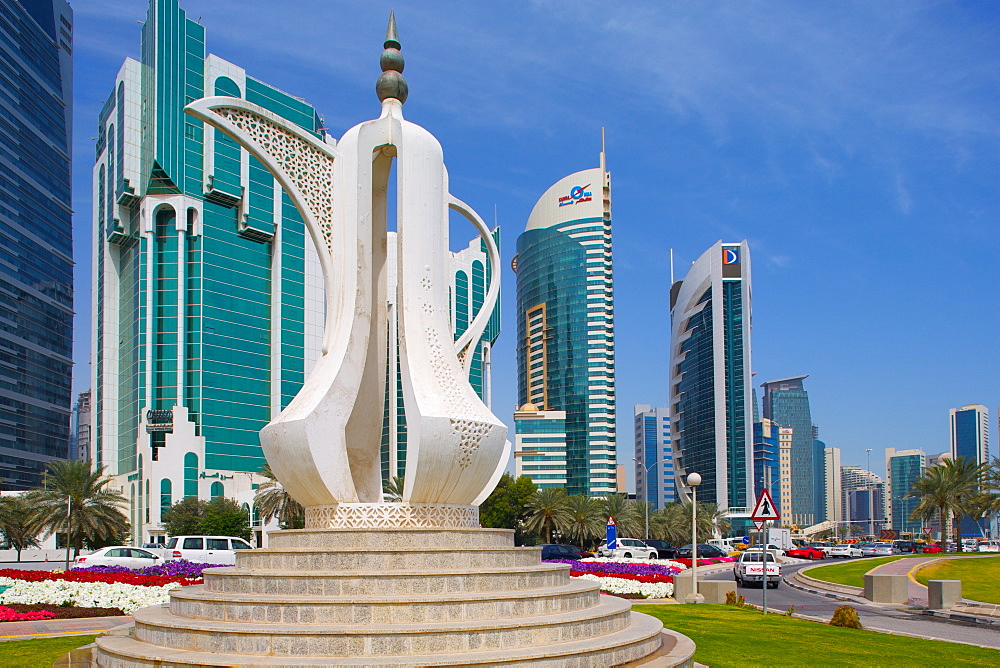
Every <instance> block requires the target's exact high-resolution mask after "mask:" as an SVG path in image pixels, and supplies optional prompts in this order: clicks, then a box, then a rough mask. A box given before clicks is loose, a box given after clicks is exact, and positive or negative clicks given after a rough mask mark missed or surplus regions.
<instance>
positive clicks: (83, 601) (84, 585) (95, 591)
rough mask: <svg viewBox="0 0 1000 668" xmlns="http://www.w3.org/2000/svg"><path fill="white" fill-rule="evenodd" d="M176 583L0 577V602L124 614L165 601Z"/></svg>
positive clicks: (1, 603)
mask: <svg viewBox="0 0 1000 668" xmlns="http://www.w3.org/2000/svg"><path fill="white" fill-rule="evenodd" d="M180 586H181V585H180V583H178V582H170V583H168V584H165V585H161V586H150V585H134V584H124V583H110V582H74V581H70V580H56V579H51V580H34V581H29V580H15V579H14V578H10V577H0V587H7V589H6V590H5V591H3V592H0V605H4V604H8V603H29V604H42V605H54V606H61V605H75V606H78V607H85V608H118V609H120V610H122V611H124V612H125V613H126V614H128V613H131V612H132V611H133V610H137V609H138V608H145V607H146V606H150V605H159V604H161V603H166V602H167V600H168V599H169V593H168V592H169V591H170V590H171V589H174V588H176V587H180Z"/></svg>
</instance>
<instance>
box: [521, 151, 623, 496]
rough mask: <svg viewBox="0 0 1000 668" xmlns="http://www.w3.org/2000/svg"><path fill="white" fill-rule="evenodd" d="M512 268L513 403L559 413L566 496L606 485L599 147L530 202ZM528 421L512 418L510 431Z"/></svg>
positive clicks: (611, 420)
mask: <svg viewBox="0 0 1000 668" xmlns="http://www.w3.org/2000/svg"><path fill="white" fill-rule="evenodd" d="M512 267H513V269H514V271H515V272H516V273H517V391H518V405H519V406H522V407H523V406H524V405H525V404H531V405H532V406H534V407H535V409H536V410H538V411H541V412H543V413H549V412H557V413H560V412H561V413H565V418H564V420H565V425H564V430H565V435H566V446H565V451H566V452H565V459H566V470H565V480H566V492H567V493H568V494H587V495H590V496H605V495H607V494H611V493H614V492H616V491H618V488H617V484H616V471H617V461H616V458H615V340H614V281H613V276H612V260H611V176H610V174H609V173H608V172H607V171H606V170H605V166H604V153H603V152H602V153H601V158H600V166H599V167H597V168H595V169H587V170H584V171H581V172H576V173H575V174H571V175H569V176H567V177H565V178H563V179H560V180H559V181H558V182H556V183H555V184H554V185H553V186H552V187H551V188H549V189H548V190H547V191H546V192H545V194H544V195H542V197H541V198H540V199H539V200H538V202H537V203H536V204H535V206H534V208H533V209H532V211H531V215H530V216H529V218H528V222H527V225H526V227H525V231H524V233H523V234H521V235H520V236H519V237H518V239H517V255H516V256H515V258H514V261H513V263H512ZM528 424H529V423H528V422H524V421H523V420H522V421H519V420H518V419H517V418H516V417H515V425H516V426H517V428H518V429H520V428H522V427H525V428H526V427H527V425H528ZM531 424H534V423H533V422H532V423H531ZM518 425H519V426H518ZM525 463H526V462H525ZM525 474H526V475H529V476H531V475H532V474H531V473H530V472H529V471H528V470H527V469H526V470H525ZM532 479H533V480H534V481H535V482H536V483H539V484H540V483H541V482H550V481H551V480H552V479H551V478H540V479H535V478H534V477H532Z"/></svg>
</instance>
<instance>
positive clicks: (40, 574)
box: [0, 568, 203, 587]
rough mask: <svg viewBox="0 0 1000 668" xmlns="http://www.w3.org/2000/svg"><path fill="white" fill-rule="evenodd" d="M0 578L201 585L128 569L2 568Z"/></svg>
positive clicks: (149, 585)
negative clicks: (54, 569)
mask: <svg viewBox="0 0 1000 668" xmlns="http://www.w3.org/2000/svg"><path fill="white" fill-rule="evenodd" d="M0 578H9V579H12V580H21V581H24V582H47V581H52V580H62V581H66V582H90V583H95V582H103V583H106V584H129V585H135V586H139V587H162V586H164V585H168V584H179V585H184V586H187V585H192V584H201V583H202V582H203V581H202V580H201V579H200V578H199V579H191V578H187V577H178V576H170V575H139V574H138V573H136V572H134V571H130V570H128V569H127V568H126V569H123V571H114V572H94V571H87V570H78V571H59V572H51V573H50V572H48V571H22V570H19V569H16V568H0Z"/></svg>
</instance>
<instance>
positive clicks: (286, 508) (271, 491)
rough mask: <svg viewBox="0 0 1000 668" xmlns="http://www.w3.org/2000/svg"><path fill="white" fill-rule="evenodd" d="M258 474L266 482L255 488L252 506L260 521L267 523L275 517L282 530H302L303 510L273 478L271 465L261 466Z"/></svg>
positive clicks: (303, 522) (304, 518) (304, 521)
mask: <svg viewBox="0 0 1000 668" xmlns="http://www.w3.org/2000/svg"><path fill="white" fill-rule="evenodd" d="M260 474H261V475H262V476H264V477H265V478H267V482H265V483H263V484H261V485H260V486H259V487H258V488H257V494H255V495H254V498H253V505H254V507H255V508H256V509H257V512H258V513H259V514H260V518H261V520H263V521H264V522H265V523H267V522H269V521H271V519H272V518H275V517H277V518H278V524H280V525H281V527H282V528H283V529H301V528H303V527H304V526H305V524H306V511H305V508H303V507H302V504H301V503H299V502H298V501H296V500H295V499H294V498H293V497H292V495H291V494H289V493H288V492H287V491H285V488H284V487H282V486H281V483H280V482H278V479H277V478H276V477H275V476H274V471H272V470H271V465H270V464H264V465H263V466H261V467H260Z"/></svg>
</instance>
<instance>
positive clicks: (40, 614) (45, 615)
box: [0, 605, 56, 622]
mask: <svg viewBox="0 0 1000 668" xmlns="http://www.w3.org/2000/svg"><path fill="white" fill-rule="evenodd" d="M55 616H56V615H55V613H54V612H49V611H48V610H33V611H30V612H18V611H17V610H14V609H12V608H8V607H5V606H2V605H0V622H36V621H39V620H42V619H55Z"/></svg>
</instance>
